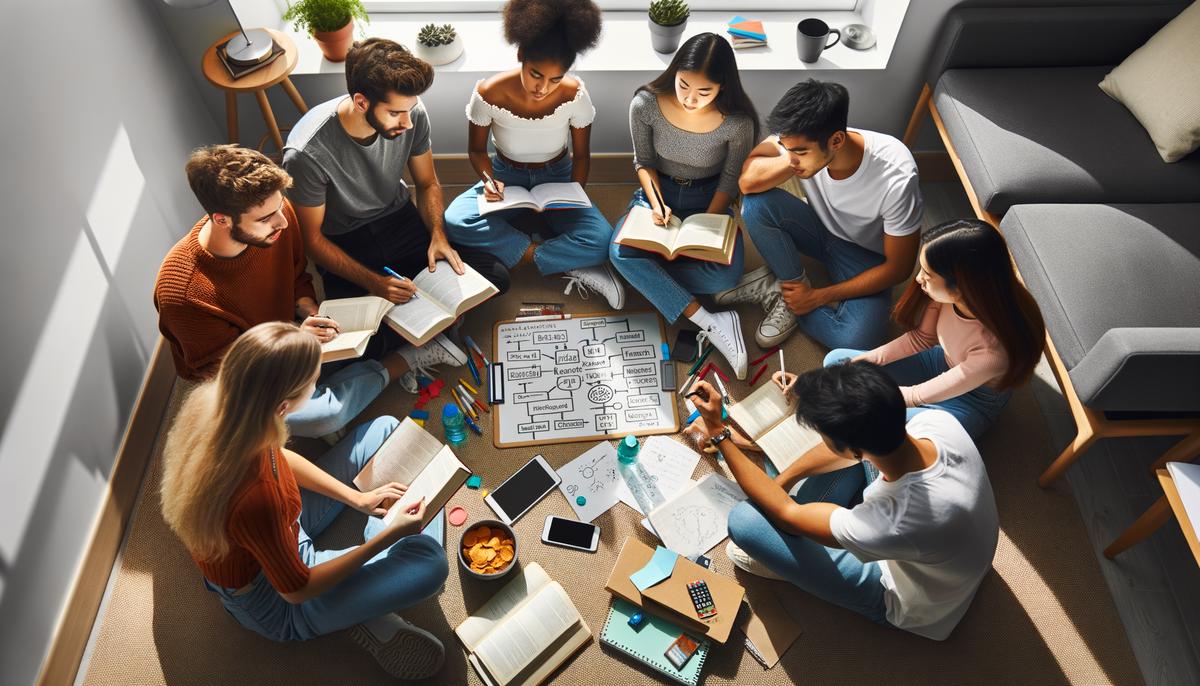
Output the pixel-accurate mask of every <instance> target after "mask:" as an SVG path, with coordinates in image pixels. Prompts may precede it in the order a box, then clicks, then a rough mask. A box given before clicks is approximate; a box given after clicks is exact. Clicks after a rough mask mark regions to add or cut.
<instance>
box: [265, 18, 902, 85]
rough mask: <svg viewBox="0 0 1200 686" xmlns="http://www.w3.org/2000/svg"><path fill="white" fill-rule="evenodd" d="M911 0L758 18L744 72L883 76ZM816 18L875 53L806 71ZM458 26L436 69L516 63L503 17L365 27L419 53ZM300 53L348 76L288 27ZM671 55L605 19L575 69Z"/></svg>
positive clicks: (643, 67) (634, 68)
mask: <svg viewBox="0 0 1200 686" xmlns="http://www.w3.org/2000/svg"><path fill="white" fill-rule="evenodd" d="M908 4H909V0H877V1H876V2H871V1H869V0H868V2H864V3H861V4H860V8H861V11H860V12H832V11H826V12H755V13H751V16H753V17H754V18H756V19H761V20H762V22H763V27H764V28H765V29H766V33H767V40H768V42H769V45H768V46H766V47H762V48H751V49H749V50H738V51H737V59H738V67H739V68H740V69H741V70H742V71H784V70H791V71H805V70H818V71H821V70H835V71H836V70H879V69H886V68H887V64H888V59H889V58H890V57H891V53H892V48H893V47H894V46H895V44H896V38H897V36H898V35H899V33H900V25H901V23H902V22H903V21H904V15H905V12H906V11H907V10H908ZM733 14H734V13H733V12H732V11H730V12H694V13H692V16H691V18H690V19H689V20H688V27H687V30H686V32H685V34H684V35H685V39H686V37H689V36H694V35H696V34H698V33H702V32H705V31H711V32H713V33H717V34H719V35H726V34H725V25H726V22H728V21H729V18H730V17H732V16H733ZM808 17H816V18H819V19H822V20H824V21H825V22H826V23H828V24H829V25H830V26H831V27H834V28H840V27H843V26H846V25H848V24H867V25H868V26H870V27H871V29H872V30H873V31H874V32H875V35H876V39H877V40H876V44H875V47H873V48H870V49H868V50H851V49H850V48H847V47H846V46H844V45H842V44H841V43H838V44H837V45H835V46H833V47H832V48H830V49H828V50H826V51H825V52H824V53H823V54H822V56H821V59H820V60H819V61H817V62H816V63H815V64H805V63H803V62H801V61H800V60H799V58H798V57H797V56H796V39H795V35H796V28H795V27H796V23H797V22H798V21H800V20H801V19H805V18H808ZM431 22H437V23H442V24H444V23H447V22H449V23H451V24H453V25H454V27H455V29H457V30H458V33H459V35H461V36H462V38H463V41H464V42H465V43H466V50H465V51H464V53H463V55H462V56H461V57H459V58H458V59H457V60H455V61H453V62H451V63H450V64H445V65H441V66H438V67H435V69H436V70H437V71H439V72H464V73H474V74H479V75H481V76H482V75H485V74H491V73H494V72H496V71H497V70H498V69H502V68H505V67H506V66H507V65H509V64H513V63H515V54H514V49H513V47H512V46H510V45H508V44H507V43H505V42H504V36H503V33H502V31H500V18H499V16H498V15H497V14H495V13H449V14H447V13H411V14H375V15H373V16H372V17H371V23H370V24H367V25H366V26H364V27H361V28H360V33H359V35H360V37H361V36H362V35H369V36H377V37H381V38H390V39H392V40H394V41H396V42H398V43H401V44H403V45H408V46H411V45H412V44H413V43H414V42H415V39H416V35H417V31H418V30H419V29H420V27H421V26H424V25H425V24H428V23H431ZM281 30H283V31H285V32H287V33H288V34H289V35H290V36H291V37H292V39H293V40H295V42H296V45H297V47H298V48H299V50H300V59H299V62H298V64H297V65H296V70H295V72H293V73H294V74H296V75H304V74H326V73H337V74H341V73H343V72H344V65H343V64H340V63H335V62H329V61H328V60H325V59H324V58H323V57H322V56H321V51H320V50H319V49H318V48H317V44H316V42H315V41H313V40H312V38H311V37H309V36H307V35H302V34H299V33H296V32H294V31H292V30H291V27H290V26H285V27H282V28H281ZM671 57H672V56H671V55H662V54H659V53H657V52H654V50H653V49H651V47H650V29H649V27H648V26H647V19H646V13H645V12H605V14H604V33H603V34H602V35H601V37H600V43H599V45H597V46H596V48H595V49H594V50H592V51H590V52H588V53H586V54H584V55H582V56H581V57H580V58H579V60H578V61H577V62H576V63H575V66H574V67H573V68H572V71H576V72H583V73H586V72H658V71H661V70H662V69H664V68H665V67H666V66H667V64H668V63H670V61H671Z"/></svg>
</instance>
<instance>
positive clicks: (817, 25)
mask: <svg viewBox="0 0 1200 686" xmlns="http://www.w3.org/2000/svg"><path fill="white" fill-rule="evenodd" d="M830 34H832V35H833V42H832V43H830V42H829V36H830ZM841 39H842V32H841V31H838V30H837V29H831V28H829V24H826V23H825V22H823V21H821V20H820V19H805V20H804V21H802V22H800V23H799V24H796V51H797V52H798V53H800V61H801V62H808V63H810V64H811V63H813V62H816V61H817V60H819V59H821V53H822V52H824V51H825V49H826V48H832V47H833V46H835V45H837V42H838V41H839V40H841Z"/></svg>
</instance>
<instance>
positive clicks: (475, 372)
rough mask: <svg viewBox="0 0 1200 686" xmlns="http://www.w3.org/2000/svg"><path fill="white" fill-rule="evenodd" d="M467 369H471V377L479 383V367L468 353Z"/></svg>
mask: <svg viewBox="0 0 1200 686" xmlns="http://www.w3.org/2000/svg"><path fill="white" fill-rule="evenodd" d="M467 369H469V370H471V378H472V379H475V383H480V380H479V368H478V367H476V366H475V360H472V359H471V356H470V355H468V356H467Z"/></svg>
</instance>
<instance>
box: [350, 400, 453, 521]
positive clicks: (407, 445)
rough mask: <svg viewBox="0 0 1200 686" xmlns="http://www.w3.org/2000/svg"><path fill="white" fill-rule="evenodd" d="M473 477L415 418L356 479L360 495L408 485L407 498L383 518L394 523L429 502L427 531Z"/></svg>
mask: <svg viewBox="0 0 1200 686" xmlns="http://www.w3.org/2000/svg"><path fill="white" fill-rule="evenodd" d="M470 475H471V470H469V469H467V468H466V467H465V466H464V465H463V463H462V462H460V461H459V460H458V457H457V456H455V454H454V452H453V451H452V450H450V447H449V446H447V445H443V444H442V443H440V442H439V441H438V439H436V438H434V437H433V436H431V435H430V434H429V432H428V431H426V430H425V429H422V428H421V427H420V426H419V425H417V423H416V422H414V421H413V420H412V418H411V417H405V418H404V421H403V422H400V426H398V427H396V430H395V431H393V432H392V433H391V435H390V436H388V437H387V440H385V441H384V442H383V445H381V446H379V450H376V451H375V454H374V455H372V456H371V459H370V460H368V461H367V464H365V465H364V466H363V468H362V471H360V472H359V473H358V476H356V477H354V485H355V486H357V487H358V490H360V491H369V490H372V489H375V488H378V487H380V486H382V485H384V484H386V483H389V482H391V481H396V482H399V483H402V484H407V485H408V490H407V491H405V492H404V495H403V496H402V497H401V498H400V499H399V500H397V501H396V502H394V503H392V504H391V505H390V506H389V507H388V512H387V514H386V515H384V517H383V521H384V522H388V523H390V522H391V521H392V520H393V519H395V518H396V515H398V514H400V513H401V512H403V511H404V510H406V509H407V508H408V507H409V506H410V505H412V504H413V503H416V502H417V501H418V500H420V499H421V498H425V502H426V507H425V519H424V521H422V522H421V526H422V527H424V526H425V525H426V524H428V523H429V520H431V519H433V518H434V517H436V516H437V514H438V512H439V511H440V510H441V509H442V506H444V505H445V504H446V501H447V500H449V499H450V496H452V495H454V492H455V491H457V490H458V488H459V486H462V484H463V482H464V481H466V480H467V477H468V476H470Z"/></svg>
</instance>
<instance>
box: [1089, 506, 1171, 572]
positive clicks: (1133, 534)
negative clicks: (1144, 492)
mask: <svg viewBox="0 0 1200 686" xmlns="http://www.w3.org/2000/svg"><path fill="white" fill-rule="evenodd" d="M1170 518H1171V503H1169V502H1167V496H1165V495H1164V496H1162V497H1160V498H1159V499H1158V500H1156V501H1154V504H1153V505H1151V506H1150V508H1149V509H1148V510H1146V511H1145V512H1144V513H1143V514H1142V516H1141V517H1138V519H1137V521H1136V522H1134V523H1133V524H1131V525H1130V526H1129V528H1128V529H1126V530H1125V533H1123V534H1121V535H1120V536H1119V537H1118V538H1117V540H1115V541H1113V542H1112V545H1110V546H1108V547H1107V548H1105V549H1104V557H1107V558H1108V559H1110V560H1111V559H1113V558H1114V557H1116V556H1117V555H1120V554H1121V553H1122V552H1124V551H1125V550H1126V549H1127V548H1129V547H1131V546H1133V545H1135V544H1137V543H1140V542H1141V541H1142V539H1144V538H1146V537H1147V536H1149V535H1150V534H1152V533H1154V532H1155V531H1158V528H1159V527H1160V526H1162V525H1163V524H1166V522H1167V520H1168V519H1170Z"/></svg>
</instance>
